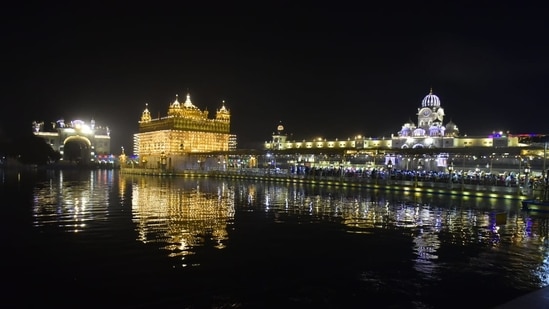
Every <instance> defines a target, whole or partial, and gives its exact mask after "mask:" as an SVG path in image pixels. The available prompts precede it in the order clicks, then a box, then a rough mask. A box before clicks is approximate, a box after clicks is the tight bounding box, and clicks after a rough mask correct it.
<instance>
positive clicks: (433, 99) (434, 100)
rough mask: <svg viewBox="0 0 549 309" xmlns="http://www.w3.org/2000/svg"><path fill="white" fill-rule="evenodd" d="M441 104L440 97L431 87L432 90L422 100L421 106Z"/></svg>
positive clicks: (437, 105)
mask: <svg viewBox="0 0 549 309" xmlns="http://www.w3.org/2000/svg"><path fill="white" fill-rule="evenodd" d="M439 106H440V99H439V98H438V97H437V96H436V95H434V94H433V89H432V88H431V91H429V94H428V95H426V96H425V98H423V101H421V107H439Z"/></svg>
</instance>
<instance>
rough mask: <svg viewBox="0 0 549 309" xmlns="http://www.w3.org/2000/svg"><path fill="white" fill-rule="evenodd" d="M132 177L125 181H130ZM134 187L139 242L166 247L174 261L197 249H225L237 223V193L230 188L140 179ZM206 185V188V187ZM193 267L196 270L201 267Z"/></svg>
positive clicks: (182, 258)
mask: <svg viewBox="0 0 549 309" xmlns="http://www.w3.org/2000/svg"><path fill="white" fill-rule="evenodd" d="M130 178H131V177H128V178H126V177H121V179H123V180H121V181H127V180H129V179H130ZM136 179H137V181H136V182H135V183H133V186H132V214H133V221H134V223H135V224H136V229H137V231H138V240H139V241H142V242H144V243H149V242H157V243H165V245H164V246H163V247H162V249H164V250H167V251H168V255H169V256H170V257H180V258H181V260H182V261H183V263H182V266H189V265H190V264H188V263H187V262H186V257H187V256H190V255H193V254H194V253H195V251H194V250H196V247H198V246H200V247H204V246H212V247H213V248H216V249H224V248H225V247H226V241H227V240H228V237H229V236H228V232H227V227H228V225H229V224H231V222H232V221H233V219H234V190H233V189H230V188H228V187H227V185H226V184H224V183H223V184H220V186H218V187H213V188H212V187H208V182H207V181H204V182H203V183H201V182H200V181H197V182H196V183H194V184H191V183H190V182H183V181H182V180H181V179H172V178H152V177H142V178H136ZM203 184H204V185H203ZM198 265H199V263H193V264H192V266H198Z"/></svg>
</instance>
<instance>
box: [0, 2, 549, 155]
mask: <svg viewBox="0 0 549 309" xmlns="http://www.w3.org/2000/svg"><path fill="white" fill-rule="evenodd" d="M438 2H444V1H438ZM438 2H433V3H427V2H425V4H421V2H414V1H408V2H402V3H401V2H394V1H393V2H391V1H384V2H383V3H386V4H383V5H382V4H374V5H372V4H368V3H369V2H363V3H362V2H357V4H358V3H361V6H356V7H354V6H352V5H349V4H345V3H343V2H341V3H339V2H325V3H326V6H322V5H319V3H321V2H314V3H316V4H315V5H312V4H313V2H311V3H310V4H309V5H304V4H296V3H297V2H284V1H277V2H273V3H276V5H274V4H269V2H260V5H259V6H257V7H251V6H247V5H246V6H245V5H240V6H235V4H234V3H229V2H220V3H224V4H223V5H217V4H216V2H207V3H206V4H204V5H196V4H193V5H189V4H180V5H173V6H168V5H167V6H161V5H157V4H155V2H154V1H153V2H146V4H145V5H140V4H135V3H131V2H128V3H126V4H124V5H122V4H111V3H101V2H95V1H94V2H88V4H85V5H84V4H81V3H78V5H77V6H74V5H73V6H71V5H67V4H66V3H62V2H59V3H58V2H55V3H52V2H46V3H45V4H33V5H24V4H15V3H14V4H12V7H11V8H10V9H5V10H2V13H0V14H1V16H0V17H1V19H2V20H1V21H0V23H1V24H0V26H1V34H2V43H3V44H2V46H3V47H2V52H1V53H2V54H1V55H2V60H3V61H2V70H1V72H2V73H1V74H2V79H3V82H2V88H1V94H0V99H1V101H2V108H3V112H2V113H1V115H2V116H1V119H0V121H1V122H0V124H1V126H2V127H4V128H6V127H8V128H11V129H15V128H17V129H20V130H31V123H32V121H33V120H39V121H45V122H51V121H55V120H57V119H60V118H64V119H65V120H73V119H82V120H84V121H89V120H91V119H92V118H93V119H95V120H96V123H97V124H100V125H108V126H109V127H110V128H111V130H112V147H111V148H112V151H113V153H118V152H119V149H120V147H121V146H124V147H125V149H132V134H133V133H135V132H137V125H138V124H137V122H138V120H139V117H140V115H141V112H142V111H143V109H144V107H145V103H148V104H149V109H150V111H151V113H152V114H153V116H158V115H159V114H160V115H161V116H164V115H165V114H166V113H167V109H168V106H169V104H170V103H172V102H173V101H174V99H175V95H176V94H179V97H180V101H183V100H184V97H185V95H186V93H187V92H190V94H191V99H192V101H193V103H194V104H195V105H196V106H197V107H199V108H200V109H208V110H209V111H210V114H213V113H214V112H215V110H216V109H218V108H219V107H220V106H221V101H222V100H225V101H226V107H227V108H228V109H229V110H230V111H231V113H232V125H231V130H232V132H233V133H235V134H237V135H238V138H239V146H240V147H241V148H257V147H259V145H260V144H261V143H262V142H264V141H266V140H268V139H270V135H271V133H272V132H273V131H274V129H275V128H276V125H277V124H278V123H279V122H280V121H281V122H282V123H283V124H284V126H285V128H286V133H288V134H293V137H294V138H295V139H296V140H302V139H311V138H315V137H325V138H328V139H334V138H339V139H343V138H347V137H352V136H354V135H356V134H362V135H365V136H371V137H381V136H386V137H388V136H390V135H391V134H396V132H397V131H398V130H399V129H400V128H401V126H402V124H403V123H404V122H406V121H408V120H409V119H412V120H413V121H414V122H417V116H416V115H415V114H416V112H417V108H418V107H419V106H420V104H421V100H422V99H423V97H424V96H425V95H427V94H428V93H429V89H430V88H431V87H432V88H433V92H434V93H435V94H436V95H437V96H439V98H440V100H441V106H442V107H444V109H445V112H446V118H445V121H444V122H445V123H446V122H447V121H449V120H452V121H453V122H454V123H456V124H457V125H458V127H459V128H460V130H461V132H462V133H464V134H468V135H485V134H489V133H491V132H492V131H494V130H504V131H510V132H511V133H549V128H548V126H549V121H548V118H549V117H548V114H547V109H548V108H547V102H548V101H549V100H548V94H547V93H548V91H547V90H548V86H549V78H548V77H549V60H548V56H549V43H548V40H549V39H548V38H549V34H548V30H549V26H548V22H547V20H549V19H547V14H546V13H547V11H546V10H543V9H542V8H541V7H537V6H535V5H530V4H527V3H526V2H519V1H517V2H516V3H513V2H505V1H493V2H479V1H477V2H472V3H471V4H467V3H466V2H462V1H459V2H456V4H451V3H444V4H441V3H438ZM136 3H137V2H136ZM158 3H159V2H158ZM406 3H407V4H406ZM328 4H329V5H328Z"/></svg>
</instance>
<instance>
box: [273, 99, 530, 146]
mask: <svg viewBox="0 0 549 309" xmlns="http://www.w3.org/2000/svg"><path fill="white" fill-rule="evenodd" d="M416 115H417V117H418V118H417V125H416V124H415V123H414V122H413V121H412V120H409V121H408V122H406V123H404V124H403V125H402V127H401V129H400V130H399V131H398V133H397V134H392V135H391V136H390V137H387V138H385V137H381V138H379V137H364V136H363V135H356V136H354V137H352V138H346V139H337V138H336V139H334V140H327V139H325V138H315V139H312V140H302V141H295V140H293V141H290V140H288V136H287V135H286V134H284V133H283V130H284V127H283V126H282V125H280V124H279V125H278V127H277V130H276V132H275V133H273V135H272V139H271V140H270V141H266V142H265V143H264V148H265V149H266V150H289V149H295V150H300V149H319V150H321V149H354V150H362V149H366V150H368V149H370V150H374V149H386V150H390V149H395V150H398V149H413V148H434V149H445V148H446V149H448V148H463V147H520V146H527V144H523V143H521V140H524V139H520V138H519V136H518V135H516V136H514V135H510V134H505V133H494V134H491V135H487V136H460V134H459V129H458V127H457V125H456V124H455V123H453V122H452V121H448V122H447V123H444V116H445V111H444V109H443V108H442V106H441V104H440V99H439V97H438V96H436V95H435V94H433V91H432V89H431V91H430V92H429V94H427V95H426V96H425V97H424V98H423V100H422V101H421V106H420V107H419V108H418V109H417V113H416Z"/></svg>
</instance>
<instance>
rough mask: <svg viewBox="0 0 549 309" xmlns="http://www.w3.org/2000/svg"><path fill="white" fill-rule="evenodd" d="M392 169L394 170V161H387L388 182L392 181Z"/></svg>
mask: <svg viewBox="0 0 549 309" xmlns="http://www.w3.org/2000/svg"><path fill="white" fill-rule="evenodd" d="M392 169H393V161H391V160H390V159H389V161H387V181H390V180H391V171H392Z"/></svg>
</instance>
